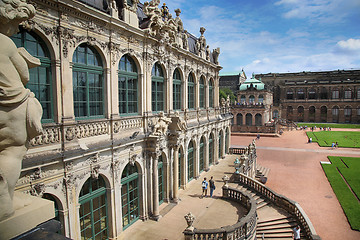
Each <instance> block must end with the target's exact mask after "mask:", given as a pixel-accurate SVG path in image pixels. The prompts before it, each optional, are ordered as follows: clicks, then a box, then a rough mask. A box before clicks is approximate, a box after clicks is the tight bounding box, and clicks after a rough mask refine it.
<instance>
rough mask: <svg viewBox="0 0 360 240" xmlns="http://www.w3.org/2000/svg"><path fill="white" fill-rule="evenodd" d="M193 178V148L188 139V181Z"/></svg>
mask: <svg viewBox="0 0 360 240" xmlns="http://www.w3.org/2000/svg"><path fill="white" fill-rule="evenodd" d="M193 178H194V148H193V143H192V141H190V143H189V147H188V181H190V180H192V179H193Z"/></svg>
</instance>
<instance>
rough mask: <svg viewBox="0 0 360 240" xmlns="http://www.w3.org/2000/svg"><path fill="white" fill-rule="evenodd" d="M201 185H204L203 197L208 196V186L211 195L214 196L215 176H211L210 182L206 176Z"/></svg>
mask: <svg viewBox="0 0 360 240" xmlns="http://www.w3.org/2000/svg"><path fill="white" fill-rule="evenodd" d="M209 185H210V186H209ZM201 187H202V194H201V198H203V197H206V196H207V190H208V187H210V197H211V198H212V196H213V193H214V190H215V182H214V179H213V176H211V178H210V180H209V182H207V181H206V177H205V178H204V181H202V182H201Z"/></svg>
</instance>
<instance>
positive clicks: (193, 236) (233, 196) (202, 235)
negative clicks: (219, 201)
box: [184, 186, 257, 240]
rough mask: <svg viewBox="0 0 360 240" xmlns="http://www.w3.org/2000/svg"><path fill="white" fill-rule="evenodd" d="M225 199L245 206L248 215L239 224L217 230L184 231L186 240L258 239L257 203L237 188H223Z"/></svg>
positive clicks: (193, 229) (192, 229)
mask: <svg viewBox="0 0 360 240" xmlns="http://www.w3.org/2000/svg"><path fill="white" fill-rule="evenodd" d="M223 198H224V199H227V200H230V201H234V202H237V203H239V204H241V205H242V206H244V207H245V208H246V210H247V213H246V215H245V216H244V217H242V218H241V219H240V220H239V221H238V222H237V223H235V224H234V225H231V226H224V227H220V228H217V229H196V228H193V227H191V228H188V229H186V230H185V231H184V235H185V239H186V240H198V239H199V240H200V239H201V240H212V239H217V240H227V239H232V240H246V239H255V238H256V226H257V213H256V202H255V200H254V199H253V198H252V197H251V196H250V195H249V194H247V193H244V192H241V191H240V190H238V189H236V188H231V187H228V186H223Z"/></svg>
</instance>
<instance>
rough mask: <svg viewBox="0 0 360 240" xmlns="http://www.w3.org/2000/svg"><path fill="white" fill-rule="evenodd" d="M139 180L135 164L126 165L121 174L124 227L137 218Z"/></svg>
mask: <svg viewBox="0 0 360 240" xmlns="http://www.w3.org/2000/svg"><path fill="white" fill-rule="evenodd" d="M139 182H140V179H139V173H138V169H137V167H136V165H131V164H128V165H126V167H125V169H124V171H123V172H122V175H121V207H122V226H123V228H124V229H126V228H127V227H129V226H130V225H131V224H133V223H134V222H136V221H137V220H138V219H139V215H140V214H139V203H140V201H139Z"/></svg>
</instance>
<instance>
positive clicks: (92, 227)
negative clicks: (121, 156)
mask: <svg viewBox="0 0 360 240" xmlns="http://www.w3.org/2000/svg"><path fill="white" fill-rule="evenodd" d="M79 204H80V208H79V216H80V234H81V239H109V227H108V226H109V223H108V221H109V219H108V203H107V196H106V187H105V181H104V179H103V178H102V177H101V176H99V177H98V179H95V178H89V179H88V180H87V181H86V182H85V184H84V186H83V187H82V189H81V192H80V196H79Z"/></svg>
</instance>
